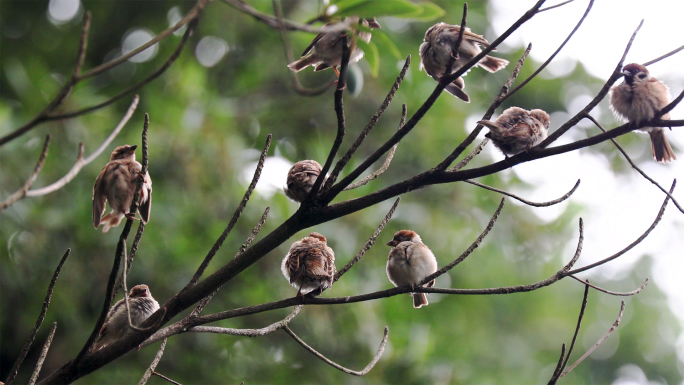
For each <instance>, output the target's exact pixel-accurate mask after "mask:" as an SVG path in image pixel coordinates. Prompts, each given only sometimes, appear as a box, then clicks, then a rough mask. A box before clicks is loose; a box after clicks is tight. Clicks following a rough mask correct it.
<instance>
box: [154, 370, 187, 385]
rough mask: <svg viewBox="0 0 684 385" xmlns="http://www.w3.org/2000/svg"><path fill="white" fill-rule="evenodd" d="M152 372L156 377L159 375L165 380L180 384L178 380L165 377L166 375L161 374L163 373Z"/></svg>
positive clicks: (176, 384)
mask: <svg viewBox="0 0 684 385" xmlns="http://www.w3.org/2000/svg"><path fill="white" fill-rule="evenodd" d="M152 374H154V375H155V376H157V377H161V378H162V379H164V380H166V382H170V383H172V384H175V385H182V384H181V383H180V382H176V381H174V380H172V379H170V378H168V377H166V376H165V375H163V374H160V373H157V372H152Z"/></svg>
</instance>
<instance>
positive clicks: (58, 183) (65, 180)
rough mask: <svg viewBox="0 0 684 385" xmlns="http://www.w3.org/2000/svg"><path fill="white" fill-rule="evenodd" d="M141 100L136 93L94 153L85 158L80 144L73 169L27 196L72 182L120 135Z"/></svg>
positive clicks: (39, 194) (56, 188)
mask: <svg viewBox="0 0 684 385" xmlns="http://www.w3.org/2000/svg"><path fill="white" fill-rule="evenodd" d="M139 100H140V97H139V96H138V95H135V97H134V98H133V102H131V105H130V106H129V107H128V111H126V114H125V115H124V116H123V118H121V121H120V122H119V124H117V125H116V127H115V128H114V131H112V133H111V134H109V136H108V137H107V139H105V141H104V142H102V144H101V145H100V147H98V148H97V150H95V151H93V153H92V154H90V155H89V156H88V157H87V158H85V159H83V143H81V144H80V145H79V148H78V156H77V157H76V163H74V165H73V167H71V170H69V172H67V173H66V175H64V176H63V177H62V178H60V179H59V180H57V181H56V182H54V183H52V184H51V185H49V186H45V187H42V188H39V189H34V190H30V191H28V192H27V193H26V196H27V197H37V196H42V195H46V194H49V193H51V192H54V191H57V190H59V189H61V188H62V187H64V186H66V184H67V183H69V182H71V181H72V180H73V179H74V178H75V177H76V175H78V173H79V172H80V171H81V169H82V168H83V167H85V166H87V165H88V164H90V163H91V162H92V161H93V160H95V158H97V157H98V156H100V154H102V152H103V151H104V150H105V149H106V148H107V147H108V146H109V144H110V143H111V142H112V141H113V140H114V138H116V136H117V135H119V132H121V129H122V128H123V127H124V126H125V125H126V123H128V121H129V120H130V119H131V116H133V112H135V109H136V108H137V107H138V101H139Z"/></svg>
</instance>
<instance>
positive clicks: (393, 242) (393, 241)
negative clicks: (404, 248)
mask: <svg viewBox="0 0 684 385" xmlns="http://www.w3.org/2000/svg"><path fill="white" fill-rule="evenodd" d="M396 245H397V242H396V241H395V240H391V241H389V242H387V246H396Z"/></svg>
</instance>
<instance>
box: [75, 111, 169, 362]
mask: <svg viewBox="0 0 684 385" xmlns="http://www.w3.org/2000/svg"><path fill="white" fill-rule="evenodd" d="M149 125H150V116H149V115H148V114H147V113H145V121H144V123H143V131H142V162H141V164H142V169H141V171H140V177H139V178H138V184H137V186H136V188H135V193H134V194H133V201H132V202H131V207H130V209H129V210H128V212H130V213H134V214H135V213H136V212H137V210H138V199H139V196H140V190H141V189H142V186H143V183H144V178H143V175H146V174H147V166H148V163H149V154H148V151H147V150H148V149H147V130H148V128H149ZM132 226H133V220H132V219H130V218H128V220H127V221H126V224H125V225H124V228H123V230H122V231H121V235H120V236H119V242H117V244H116V252H115V254H114V263H113V265H112V270H111V272H110V273H109V280H108V281H107V289H106V292H105V299H104V303H103V304H102V309H101V310H100V316H99V317H98V319H97V322H96V323H95V327H94V328H93V331H92V332H91V333H90V336H89V337H88V340H87V341H86V343H85V345H83V348H82V349H81V351H80V352H79V353H78V355H77V356H76V358H75V359H74V360H73V361H72V363H71V364H72V365H78V364H79V363H80V362H81V360H83V357H85V355H86V354H88V352H89V351H90V349H91V348H92V347H93V344H94V343H95V340H96V339H97V337H98V336H99V334H100V329H102V326H103V325H104V323H105V320H106V319H107V314H108V313H109V308H110V307H111V305H112V301H113V300H114V298H115V297H114V290H115V289H116V287H115V286H116V282H117V278H118V275H119V274H118V273H119V266H120V265H121V258H122V257H123V255H124V253H125V248H126V246H125V243H126V239H128V234H129V233H130V231H131V227H132ZM126 295H128V293H124V296H126ZM164 314H166V313H164ZM161 320H163V317H162V318H160V319H158V320H157V321H156V322H161Z"/></svg>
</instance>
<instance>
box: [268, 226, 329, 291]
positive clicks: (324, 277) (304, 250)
mask: <svg viewBox="0 0 684 385" xmlns="http://www.w3.org/2000/svg"><path fill="white" fill-rule="evenodd" d="M326 242H327V240H326V239H325V237H324V236H322V235H321V234H319V233H311V234H309V236H308V237H304V238H302V240H301V241H297V242H295V243H293V244H292V246H291V247H290V251H289V252H288V253H287V255H286V256H285V258H283V263H282V264H281V266H280V269H281V271H282V272H283V275H284V276H285V278H286V279H287V280H288V281H289V282H290V284H291V285H292V286H294V287H295V288H296V289H297V296H298V297H299V296H301V295H304V294H307V293H310V292H312V291H314V290H318V291H319V294H320V293H322V292H323V290H325V289H328V288H330V287H332V284H333V276H334V275H335V271H336V269H335V253H334V252H333V250H332V249H331V248H330V247H329V246H328V245H327V243H326Z"/></svg>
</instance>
